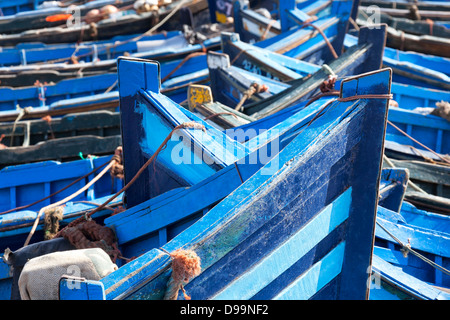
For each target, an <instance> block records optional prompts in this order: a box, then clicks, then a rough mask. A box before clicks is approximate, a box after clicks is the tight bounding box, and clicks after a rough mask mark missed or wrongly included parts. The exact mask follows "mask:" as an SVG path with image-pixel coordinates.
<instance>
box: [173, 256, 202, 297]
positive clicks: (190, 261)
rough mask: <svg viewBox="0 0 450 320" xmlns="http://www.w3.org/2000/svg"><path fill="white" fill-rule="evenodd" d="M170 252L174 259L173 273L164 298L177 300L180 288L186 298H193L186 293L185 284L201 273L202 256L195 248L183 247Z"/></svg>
mask: <svg viewBox="0 0 450 320" xmlns="http://www.w3.org/2000/svg"><path fill="white" fill-rule="evenodd" d="M164 251H165V250H164ZM166 252H167V251H166ZM168 254H169V255H170V258H171V259H172V274H171V276H170V279H169V281H168V282H167V289H166V292H165V294H164V300H177V298H178V292H179V291H180V290H181V291H182V293H183V296H184V298H185V299H186V300H191V297H190V296H188V295H187V294H186V290H185V289H184V286H185V285H186V284H187V283H188V282H189V281H190V280H191V279H192V278H194V277H196V276H198V275H199V274H200V272H201V263H200V257H199V256H198V255H197V254H196V253H195V251H193V250H183V249H178V250H176V251H174V252H172V253H168Z"/></svg>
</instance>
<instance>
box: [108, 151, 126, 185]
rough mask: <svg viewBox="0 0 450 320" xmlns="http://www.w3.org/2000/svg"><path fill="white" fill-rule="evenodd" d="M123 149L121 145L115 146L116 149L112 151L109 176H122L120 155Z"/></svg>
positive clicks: (121, 157) (121, 156) (120, 177)
mask: <svg viewBox="0 0 450 320" xmlns="http://www.w3.org/2000/svg"><path fill="white" fill-rule="evenodd" d="M122 153H123V151H122V147H120V146H119V147H117V148H116V150H115V151H114V155H113V156H112V158H111V162H112V165H111V170H110V173H111V177H113V178H114V177H116V178H119V179H122V180H123V178H124V176H123V155H122Z"/></svg>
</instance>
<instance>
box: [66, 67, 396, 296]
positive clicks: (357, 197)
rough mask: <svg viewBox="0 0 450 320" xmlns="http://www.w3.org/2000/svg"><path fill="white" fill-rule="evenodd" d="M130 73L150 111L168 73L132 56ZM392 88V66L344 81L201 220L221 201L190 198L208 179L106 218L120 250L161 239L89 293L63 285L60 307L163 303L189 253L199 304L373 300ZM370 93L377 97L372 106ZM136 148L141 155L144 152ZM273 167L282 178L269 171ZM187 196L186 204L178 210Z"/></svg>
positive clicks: (127, 90)
mask: <svg viewBox="0 0 450 320" xmlns="http://www.w3.org/2000/svg"><path fill="white" fill-rule="evenodd" d="M120 64H122V68H121V67H120ZM126 64H130V66H131V65H135V64H138V67H139V68H140V71H137V72H136V70H135V72H133V73H129V72H128V70H129V69H126V68H123V67H124V66H125V65H126ZM120 70H122V71H125V70H127V73H126V74H127V75H128V78H129V82H126V83H125V82H124V79H125V77H124V78H122V80H121V83H120V90H124V91H123V92H124V94H125V96H124V97H121V98H122V99H124V100H125V101H124V102H126V103H127V104H128V105H130V106H131V105H137V104H138V102H139V99H138V97H137V96H136V95H135V94H134V93H135V92H137V91H138V90H135V89H132V86H131V85H130V84H131V83H133V86H134V85H135V86H136V87H138V88H146V90H144V91H149V90H150V89H151V90H152V92H157V90H158V84H157V81H155V79H158V68H157V64H155V63H151V62H150V63H145V62H143V61H136V60H133V59H131V60H127V59H122V60H121V62H119V72H121V71H120ZM120 77H121V75H120V74H119V79H120ZM390 81H391V71H390V70H389V69H385V70H380V71H377V72H373V73H369V74H364V75H360V76H356V77H353V78H349V79H346V80H343V81H342V86H341V90H340V91H341V95H340V101H338V100H334V101H330V99H319V100H318V101H315V102H314V103H312V104H311V108H317V107H318V106H321V108H319V111H318V112H316V117H314V118H312V119H311V118H310V119H308V120H309V121H306V122H304V125H303V128H302V130H300V131H299V132H298V133H297V134H296V135H295V136H294V137H292V138H291V140H290V142H289V143H288V144H287V145H286V146H285V147H284V148H282V149H281V150H280V152H279V153H278V154H277V155H275V156H274V157H273V158H271V160H270V161H269V162H268V163H267V164H266V165H265V166H263V167H261V169H260V170H257V171H256V172H255V173H254V174H252V175H250V176H243V177H242V176H241V179H242V180H241V181H240V185H238V187H237V189H235V190H234V191H232V192H231V193H230V194H229V195H226V196H225V198H224V199H223V200H221V199H219V200H221V201H219V202H218V203H217V202H216V203H217V204H214V203H213V204H212V205H211V204H210V205H209V206H206V207H203V208H201V207H197V211H195V212H191V211H193V210H192V208H191V206H193V205H194V204H195V205H197V203H202V202H205V201H206V198H211V197H212V196H213V195H214V192H211V193H204V194H203V195H202V196H201V197H200V198H198V197H197V198H194V194H191V195H189V192H190V191H191V190H195V189H196V188H197V187H200V186H199V185H202V183H203V182H200V184H197V185H194V186H192V187H190V188H187V189H183V190H173V191H171V192H169V193H166V194H162V195H160V196H157V197H154V198H153V199H150V200H148V201H146V202H143V203H141V204H139V205H137V206H135V207H134V208H132V209H131V210H130V209H129V210H127V211H125V212H122V213H119V214H117V215H115V216H114V217H112V218H110V219H107V220H106V221H105V223H106V225H108V226H110V227H113V228H114V230H115V232H116V235H117V237H118V239H119V247H121V248H123V247H126V246H128V247H129V248H132V247H133V246H135V247H136V246H138V245H139V242H142V241H143V239H149V237H151V236H153V238H155V237H154V235H156V241H153V242H147V244H146V248H147V251H146V252H145V253H143V254H142V255H139V256H138V257H137V258H136V259H134V260H132V261H131V262H128V263H127V264H124V265H122V266H121V267H120V268H119V269H118V270H117V271H115V272H113V273H111V274H110V275H108V276H107V277H105V278H104V279H102V280H101V281H85V282H81V283H80V286H79V290H73V289H70V288H69V287H68V286H67V284H68V281H73V279H62V280H61V282H60V298H61V299H108V300H109V299H162V298H163V297H164V294H165V292H166V290H167V284H168V281H169V280H170V277H171V274H172V268H171V260H172V258H171V257H172V254H173V253H174V252H175V251H176V250H178V249H184V250H190V251H194V252H195V253H196V254H197V255H198V257H199V259H200V261H201V273H200V274H199V275H198V276H197V277H195V278H193V279H192V280H191V281H190V282H189V283H188V284H187V285H185V289H186V291H187V292H188V294H189V295H190V296H191V297H192V299H366V298H367V297H368V287H367V280H368V277H369V275H370V267H371V259H372V249H373V247H372V245H373V241H374V230H375V213H376V209H377V200H378V185H379V182H380V169H381V161H382V152H383V142H384V132H385V128H386V118H387V110H388V94H389V93H390ZM124 83H125V85H123V84H124ZM139 92H140V94H143V93H144V92H142V91H139ZM133 94H134V98H133ZM366 94H374V95H375V96H371V98H370V97H369V98H367V99H364V97H365V96H364V95H366ZM360 95H363V96H360ZM153 98H154V99H155V100H156V101H158V102H159V103H163V101H165V99H164V98H161V97H159V96H158V95H157V94H156V95H154V96H153ZM121 103H123V102H122V101H121ZM124 113H125V112H124ZM128 115H133V113H131V112H130V113H128ZM134 115H135V116H136V115H140V114H139V113H136V112H135V113H134ZM319 115H320V116H319ZM161 118H162V117H161ZM145 119H147V118H145ZM126 120H128V119H127V118H123V121H126ZM141 121H143V123H145V120H144V119H142V120H141ZM124 130H126V129H124ZM125 135H126V132H125V131H124V137H125ZM138 137H139V136H138ZM134 141H135V142H137V141H139V139H137V138H136V137H135V139H134ZM125 143H126V141H124V146H125ZM137 146H138V143H135V148H134V149H132V153H131V154H130V153H129V156H130V157H131V156H132V155H133V152H134V153H135V154H137V155H138V156H137V158H139V157H141V156H142V155H143V152H142V151H139V148H138V147H137ZM136 150H137V151H138V153H136ZM124 152H125V153H126V152H127V151H126V150H124ZM128 152H130V151H128ZM125 161H127V159H126V158H125ZM128 161H129V162H128V163H130V160H129V159H128ZM125 165H127V162H125ZM274 165H275V166H276V167H277V168H278V169H277V170H272V171H267V170H264V169H265V168H267V167H270V166H274ZM247 166H251V164H250V165H248V164H246V163H245V162H244V163H240V164H239V167H236V168H235V166H234V165H229V166H228V167H226V168H225V169H222V170H221V171H219V172H217V173H216V175H219V174H220V173H222V171H224V172H226V171H227V170H231V169H233V170H234V172H235V173H236V175H235V179H233V180H231V181H239V180H238V179H239V178H238V173H239V172H242V170H241V169H244V170H245V169H246V167H247ZM362 177H364V179H362ZM216 178H217V176H216ZM206 182H208V183H209V184H210V188H217V189H220V188H224V187H225V186H226V184H227V182H226V181H222V182H221V181H220V180H216V179H212V177H209V178H207V179H206V180H204V183H206ZM233 183H234V182H233ZM138 185H140V186H141V187H143V184H142V182H141V183H139V182H138ZM205 190H206V189H205ZM183 193H184V195H185V197H184V200H183V201H176V200H178V199H177V197H178V196H179V195H180V194H183ZM189 203H191V205H189ZM156 211H158V213H157V212H156ZM187 214H189V216H187ZM188 218H189V222H188V223H187V224H186V223H185V224H184V225H183V226H182V223H183V221H186V219H188ZM169 219H172V220H173V219H175V221H172V222H171V221H169ZM152 221H153V223H152ZM155 224H157V225H159V227H158V228H157V229H155V227H156V225H155ZM186 228H187V229H186ZM138 229H139V230H141V231H140V232H141V233H139V232H138V231H137V230H138ZM169 230H170V232H169ZM158 235H159V237H158ZM124 237H127V239H124ZM151 247H153V248H154V249H151V250H148V249H149V248H151ZM130 250H132V249H130ZM130 252H131V251H130ZM268 271H270V272H268ZM72 287H73V286H72Z"/></svg>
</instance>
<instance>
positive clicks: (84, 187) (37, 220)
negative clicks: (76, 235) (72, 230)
mask: <svg viewBox="0 0 450 320" xmlns="http://www.w3.org/2000/svg"><path fill="white" fill-rule="evenodd" d="M115 162H116V160H115V159H112V160H111V161H110V162H109V163H108V165H106V167H105V168H104V169H103V170H102V171H101V172H100V173H99V174H98V175H96V176H95V177H94V178H93V179H92V180H91V181H89V183H87V184H86V185H84V186H83V187H82V188H80V189H79V190H77V191H76V192H74V193H72V194H71V195H69V196H67V197H66V198H64V199H62V200H60V201H58V202H56V203H54V204H50V205H48V206H46V207H43V208H41V209H40V210H39V212H38V215H37V217H36V220H35V221H34V224H33V227H32V228H31V231H30V233H29V234H28V237H27V239H26V240H25V243H24V247H26V246H27V245H28V244H29V243H30V240H31V237H32V236H33V234H34V232H35V231H36V228H37V225H38V224H39V219H40V217H41V216H42V214H43V213H44V212H45V211H46V210H48V209H50V208H53V207H57V206H60V205H62V204H65V203H66V202H67V201H70V200H72V199H73V198H75V197H77V196H78V195H79V194H81V193H83V192H84V191H85V190H87V189H88V188H90V187H91V186H92V185H93V184H94V183H96V182H97V181H98V180H99V179H100V178H101V177H103V176H104V175H105V174H106V172H108V171H109V170H110V169H111V167H112V166H113V164H114V163H115ZM94 211H95V210H94ZM79 219H80V218H79ZM77 220H78V219H77ZM75 221H76V220H75ZM60 233H61V231H60V232H58V233H57V234H56V235H54V238H56V237H58V236H59V235H60Z"/></svg>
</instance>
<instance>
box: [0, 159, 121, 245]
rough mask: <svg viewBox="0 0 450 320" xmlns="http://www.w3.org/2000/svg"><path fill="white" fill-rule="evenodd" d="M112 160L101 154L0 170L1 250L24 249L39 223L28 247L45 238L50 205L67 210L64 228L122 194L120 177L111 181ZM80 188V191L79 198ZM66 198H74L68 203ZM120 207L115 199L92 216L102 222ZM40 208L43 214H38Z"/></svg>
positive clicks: (64, 213) (63, 219)
mask: <svg viewBox="0 0 450 320" xmlns="http://www.w3.org/2000/svg"><path fill="white" fill-rule="evenodd" d="M110 162H111V156H102V157H91V158H89V159H84V160H81V159H80V160H76V161H71V162H67V163H60V162H57V161H44V162H38V163H30V164H23V165H18V166H9V167H5V168H3V169H2V170H0V176H1V179H0V181H1V185H0V196H1V201H0V203H1V206H0V237H1V241H0V243H1V250H2V251H4V250H5V249H6V248H10V249H11V250H17V249H19V248H21V247H22V246H23V245H24V243H25V240H26V237H27V236H28V235H29V234H30V230H31V229H32V226H33V224H34V223H36V222H37V223H38V224H37V225H36V229H35V232H34V233H33V234H32V237H31V238H30V239H29V243H34V242H39V241H41V240H42V239H44V233H45V231H46V230H45V229H46V228H47V227H49V226H46V224H45V223H44V222H45V218H46V217H45V216H46V214H45V212H44V211H45V209H47V208H48V209H51V208H52V207H51V205H52V204H55V203H58V202H61V201H63V202H62V203H61V204H60V205H65V207H64V210H63V214H62V215H61V216H60V217H59V220H61V221H60V223H61V225H65V224H67V223H68V222H70V221H71V220H74V219H76V218H77V217H79V216H80V215H82V214H83V213H84V212H86V210H89V209H91V208H93V207H94V208H95V207H96V206H98V205H99V201H104V200H103V199H105V198H107V197H108V196H111V195H112V194H114V193H115V192H117V191H118V190H120V189H121V188H122V180H121V179H120V178H117V177H114V179H111V177H110V174H109V168H108V167H109V163H110ZM105 167H106V169H107V170H106V171H105V170H104V169H105ZM105 173H107V174H106V175H105ZM94 179H95V180H94ZM83 188H84V190H82V189H83ZM79 190H82V192H80V193H78V194H76V192H77V191H79ZM73 195H74V196H73ZM66 198H70V199H68V200H67V201H64V199H66ZM121 203H122V200H121V199H118V200H116V201H114V202H113V203H111V204H110V206H109V207H110V209H108V210H107V211H104V212H101V213H99V214H97V215H96V216H95V217H93V218H95V219H97V218H98V219H100V220H99V221H102V220H103V218H104V217H105V213H109V214H110V213H111V208H116V207H117V206H119V205H120V204H121ZM42 208H44V211H43V212H41V213H40V212H39V211H40V210H41V209H42ZM49 214H51V212H49ZM39 215H40V216H39ZM55 220H56V219H55ZM56 222H57V221H56Z"/></svg>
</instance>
